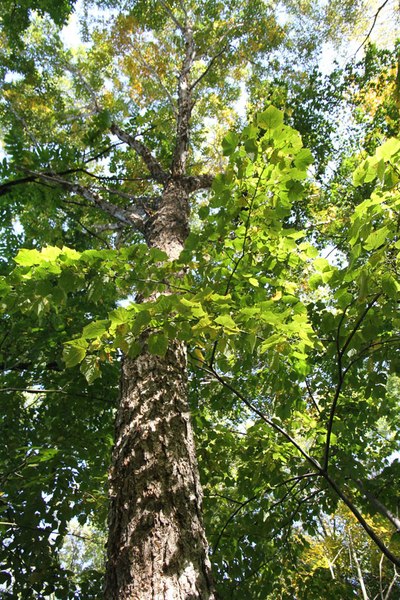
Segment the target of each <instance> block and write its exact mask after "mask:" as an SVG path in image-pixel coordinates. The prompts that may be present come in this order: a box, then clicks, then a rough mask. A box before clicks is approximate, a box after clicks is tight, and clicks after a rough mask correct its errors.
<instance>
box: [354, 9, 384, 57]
mask: <svg viewBox="0 0 400 600" xmlns="http://www.w3.org/2000/svg"><path fill="white" fill-rule="evenodd" d="M388 2H389V0H385V2H384V3H383V4H381V5H380V7H379V8H378V10H377V11H376V13H375V16H374V20H373V21H372V25H371V28H370V30H369V31H368V33H367V35H366V36H365V39H364V41H363V42H362V43H361V44H360V46H359V47H358V48H357V50H356V51H355V54H354V56H356V55H357V54H358V52H359V51H360V50H361V48H362V47H363V46H365V44H366V43H367V42H368V39H369V37H370V35H371V33H372V31H373V29H374V27H375V25H376V21H377V19H378V16H379V13H380V12H381V10H383V9H384V8H385V6H386V4H387V3H388Z"/></svg>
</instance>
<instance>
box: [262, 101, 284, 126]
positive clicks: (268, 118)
mask: <svg viewBox="0 0 400 600" xmlns="http://www.w3.org/2000/svg"><path fill="white" fill-rule="evenodd" d="M283 116H284V115H283V112H282V111H281V110H278V109H277V108H275V107H274V106H269V107H268V108H267V110H264V112H262V113H259V114H258V115H257V124H258V125H259V126H260V127H262V128H263V129H277V128H278V127H281V126H282V125H283Z"/></svg>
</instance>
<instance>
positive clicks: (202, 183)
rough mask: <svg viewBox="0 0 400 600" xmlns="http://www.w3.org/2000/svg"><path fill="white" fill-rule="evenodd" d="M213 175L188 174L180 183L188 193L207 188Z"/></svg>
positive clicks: (210, 184)
mask: <svg viewBox="0 0 400 600" xmlns="http://www.w3.org/2000/svg"><path fill="white" fill-rule="evenodd" d="M214 178H215V176H214V175H209V174H205V175H188V176H187V177H184V178H183V179H182V185H183V187H184V188H185V190H186V191H187V192H188V194H191V193H192V192H197V191H198V190H207V189H209V188H210V187H211V186H212V183H213V181H214Z"/></svg>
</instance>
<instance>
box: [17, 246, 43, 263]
mask: <svg viewBox="0 0 400 600" xmlns="http://www.w3.org/2000/svg"><path fill="white" fill-rule="evenodd" d="M14 260H15V262H16V263H17V264H18V265H21V266H22V267H32V266H33V265H40V263H41V262H42V256H41V254H40V252H39V251H38V250H26V249H25V248H23V249H22V250H20V251H19V252H18V254H17V256H16V257H15V258H14Z"/></svg>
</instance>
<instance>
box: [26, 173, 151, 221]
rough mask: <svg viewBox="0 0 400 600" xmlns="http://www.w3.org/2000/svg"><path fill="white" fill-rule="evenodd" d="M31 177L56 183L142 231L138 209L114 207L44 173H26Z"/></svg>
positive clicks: (58, 178) (82, 188) (83, 188)
mask: <svg viewBox="0 0 400 600" xmlns="http://www.w3.org/2000/svg"><path fill="white" fill-rule="evenodd" d="M28 173H30V174H31V175H34V176H35V177H36V178H40V179H43V180H45V181H49V182H51V183H56V184H58V185H59V186H60V187H62V188H64V189H66V190H68V191H71V192H73V193H74V194H77V195H79V196H82V197H83V198H85V199H86V200H89V201H90V202H91V203H92V204H93V205H95V206H97V207H98V208H100V209H101V210H102V211H103V212H105V213H107V214H109V215H111V216H112V217H114V218H115V219H117V220H118V221H121V223H125V224H126V225H130V226H131V227H132V226H133V227H136V229H138V230H139V231H142V229H143V226H144V220H145V216H146V215H144V214H143V212H142V211H140V210H139V209H138V208H135V209H132V208H131V209H129V210H127V209H125V208H121V207H120V206H116V205H115V204H112V203H111V202H107V201H106V200H104V199H103V198H102V197H101V196H100V195H99V194H96V193H95V192H93V191H92V190H90V189H89V188H87V187H84V186H82V185H80V184H79V183H73V182H70V181H67V180H66V179H62V178H61V177H59V176H58V175H56V174H54V175H49V174H45V173H35V172H33V171H28Z"/></svg>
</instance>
